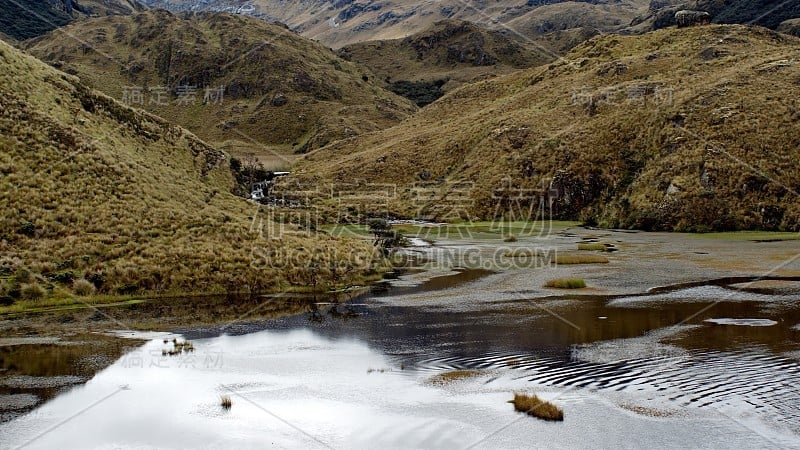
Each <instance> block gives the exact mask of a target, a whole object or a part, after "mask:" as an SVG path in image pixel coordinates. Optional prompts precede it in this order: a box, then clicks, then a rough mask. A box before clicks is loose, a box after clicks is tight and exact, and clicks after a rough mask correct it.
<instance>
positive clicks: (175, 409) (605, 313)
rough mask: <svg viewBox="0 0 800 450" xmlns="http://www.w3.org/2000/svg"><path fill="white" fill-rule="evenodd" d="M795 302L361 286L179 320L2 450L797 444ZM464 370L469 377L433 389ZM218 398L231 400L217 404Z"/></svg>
mask: <svg viewBox="0 0 800 450" xmlns="http://www.w3.org/2000/svg"><path fill="white" fill-rule="evenodd" d="M479 276H480V274H475V273H472V274H466V275H465V274H458V275H456V276H454V277H456V278H453V279H452V282H453V283H459V284H464V283H470V282H472V281H474V280H475V279H477V278H478V277H479ZM446 284H447V283H446V281H444V280H438V281H432V282H430V283H429V284H428V286H427V289H430V290H431V292H439V291H440V290H441V289H443V288H446ZM402 289H406V290H407V291H402ZM394 292H395V294H397V292H400V294H402V293H403V292H406V293H412V292H413V293H414V294H419V292H420V288H416V289H415V288H412V287H406V288H400V290H399V291H394ZM798 300H800V298H797V294H792V293H780V294H778V293H764V292H748V291H746V290H741V289H736V288H735V287H731V286H718V285H707V286H692V287H687V288H676V289H673V290H668V291H666V292H664V291H660V292H658V293H653V294H650V295H643V296H630V297H615V298H604V297H601V296H572V297H570V296H563V297H557V298H548V299H538V300H527V299H525V300H514V301H507V302H497V303H493V304H491V305H488V304H487V305H486V306H485V307H482V308H464V309H458V310H454V309H452V308H444V307H435V306H425V307H420V306H413V305H410V306H397V304H396V303H395V302H392V303H384V302H382V301H381V296H380V295H377V294H373V295H367V296H364V297H361V298H358V299H354V300H353V302H352V303H351V304H349V305H338V306H334V305H321V306H319V308H318V309H316V310H314V311H308V312H305V313H302V314H299V315H296V316H293V317H290V318H285V319H278V320H272V321H265V322H260V323H249V324H242V323H237V324H232V325H230V326H224V327H223V326H219V327H208V328H203V329H196V328H195V329H190V330H185V332H184V333H182V335H181V336H179V339H189V340H191V341H192V342H193V343H194V346H195V351H194V352H192V353H184V354H182V355H178V356H169V355H163V354H162V352H163V351H164V350H167V349H169V348H171V345H172V344H171V343H170V342H169V339H172V338H173V336H167V338H168V342H167V343H164V338H163V337H161V336H159V337H158V338H155V339H152V340H149V341H148V342H147V343H146V344H145V345H144V346H143V347H141V348H138V349H136V350H134V351H132V352H129V353H128V354H126V355H125V356H124V357H123V358H121V359H120V360H118V361H116V362H115V363H114V364H113V365H111V366H110V367H109V368H107V369H105V370H103V371H101V372H99V373H98V374H97V375H95V376H94V377H93V378H92V379H91V380H89V381H88V382H87V383H86V384H85V385H82V386H77V387H74V388H73V389H72V390H70V391H69V392H67V393H64V394H62V395H60V396H57V397H56V398H55V399H53V400H52V401H49V402H47V403H45V404H44V405H43V406H41V407H39V408H37V409H36V410H34V411H32V412H31V413H29V414H27V415H24V416H22V417H20V418H17V419H16V420H14V421H11V422H9V423H6V424H3V425H0V442H3V443H4V445H2V447H4V448H5V447H12V448H13V447H15V446H19V445H29V446H30V447H33V448H53V447H63V446H65V443H66V444H67V445H66V446H68V447H76V448H111V447H113V448H163V447H175V448H197V447H215V448H217V447H223V446H224V447H231V448H245V447H246V448H264V447H266V446H274V447H303V448H306V447H309V448H314V447H322V448H325V447H333V448H353V447H357V448H380V447H384V448H470V447H479V448H529V447H556V448H559V447H588V446H592V447H602V448H611V447H615V448H616V447H631V448H633V447H635V448H639V447H642V446H645V445H647V446H651V447H659V448H675V447H715V448H718V447H726V448H741V447H776V446H777V447H800V440H799V439H800V438H798V436H800V412H799V411H800V395H798V390H797V386H800V363H799V362H798V350H799V349H800V346H799V345H798V342H800V329H798V324H800V308H798V307H797V306H796V305H797V304H798V303H797V302H798ZM462 369H470V370H476V371H477V372H475V373H473V375H474V376H472V377H469V378H466V379H462V380H458V381H455V382H452V383H448V384H441V383H437V382H435V381H434V380H435V378H434V377H435V376H436V375H437V374H441V373H445V372H449V371H453V370H462ZM521 391H524V392H536V393H538V394H540V395H541V396H542V397H544V398H546V399H551V400H552V401H553V402H554V403H556V404H558V405H559V406H561V407H563V409H564V412H565V421H564V422H563V423H548V422H542V421H538V420H536V419H533V418H530V417H527V416H524V415H520V414H518V413H515V412H514V411H513V408H512V407H511V405H509V404H508V403H507V401H508V400H509V399H510V398H511V397H512V395H513V393H514V392H521ZM221 395H230V396H231V399H232V402H233V406H232V408H231V409H230V410H225V409H223V408H222V407H221V406H220V396H221ZM49 430H57V432H55V431H53V432H50V431H49Z"/></svg>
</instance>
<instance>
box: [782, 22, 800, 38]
mask: <svg viewBox="0 0 800 450" xmlns="http://www.w3.org/2000/svg"><path fill="white" fill-rule="evenodd" d="M778 31H780V32H781V33H786V34H791V35H792V36H797V37H800V19H789V20H785V21H783V22H781V24H780V25H778Z"/></svg>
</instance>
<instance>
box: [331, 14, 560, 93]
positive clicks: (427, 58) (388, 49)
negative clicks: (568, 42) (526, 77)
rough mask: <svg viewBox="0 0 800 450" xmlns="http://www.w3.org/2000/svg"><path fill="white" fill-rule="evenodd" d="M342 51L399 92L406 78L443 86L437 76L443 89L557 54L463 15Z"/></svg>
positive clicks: (442, 91) (540, 61)
mask: <svg viewBox="0 0 800 450" xmlns="http://www.w3.org/2000/svg"><path fill="white" fill-rule="evenodd" d="M338 53H339V55H340V56H342V57H343V58H345V59H347V60H350V61H354V62H358V63H361V64H363V65H365V66H367V67H368V68H370V69H371V70H372V71H373V72H374V73H375V74H376V75H377V76H378V78H380V79H381V80H383V81H385V82H386V83H387V84H388V85H389V86H390V89H392V90H393V91H395V92H398V93H403V91H402V87H403V86H404V84H403V83H407V82H414V83H415V84H414V86H420V85H423V84H425V83H427V85H429V86H431V88H438V87H439V86H437V83H436V82H437V81H439V82H440V84H441V85H442V86H441V87H442V89H441V90H440V91H441V93H444V92H445V91H446V90H450V89H452V88H455V87H457V86H460V85H462V84H464V83H468V82H470V81H473V80H477V79H480V78H483V77H487V76H494V75H499V74H505V73H509V72H511V71H513V70H516V69H521V68H525V67H533V66H537V65H540V64H544V63H546V62H550V61H552V60H553V59H555V56H554V54H553V52H552V51H550V50H548V49H545V48H541V46H537V45H533V44H531V43H527V42H525V41H520V40H517V39H512V38H509V37H507V36H506V35H505V34H504V33H502V32H500V31H490V30H486V29H484V28H482V27H480V26H478V25H475V24H473V23H470V22H464V21H458V20H444V21H441V22H437V23H435V24H434V25H433V26H431V27H430V28H428V29H427V30H425V31H422V32H419V33H415V34H413V35H411V36H408V37H405V38H403V39H393V40H386V41H368V42H361V43H357V44H351V45H348V46H345V47H343V48H341V49H340V50H339V52H338ZM418 103H419V102H418ZM427 103H430V102H429V101H428V102H427Z"/></svg>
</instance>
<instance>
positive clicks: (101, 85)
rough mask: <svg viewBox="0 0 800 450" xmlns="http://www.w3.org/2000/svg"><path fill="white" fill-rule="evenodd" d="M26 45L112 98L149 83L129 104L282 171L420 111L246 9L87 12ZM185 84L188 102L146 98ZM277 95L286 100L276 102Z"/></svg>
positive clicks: (319, 47) (361, 69)
mask: <svg viewBox="0 0 800 450" xmlns="http://www.w3.org/2000/svg"><path fill="white" fill-rule="evenodd" d="M65 33H67V34H69V36H71V37H70V38H65ZM83 43H90V47H91V48H90V49H89V50H85V49H84V47H85V46H84V45H83ZM27 51H29V52H30V53H31V54H33V55H34V56H36V57H39V58H41V59H43V60H45V61H47V62H49V63H57V64H58V65H59V67H60V68H61V69H62V70H65V71H69V72H70V73H74V74H76V75H78V76H79V77H80V78H81V80H83V81H84V83H86V84H87V85H89V86H90V87H93V88H95V89H98V90H100V91H102V92H104V93H106V94H108V95H110V96H112V97H114V98H116V99H118V100H122V99H123V98H124V97H125V93H126V88H128V87H144V88H147V89H151V91H149V92H144V95H145V98H144V102H143V103H141V104H140V103H136V104H134V105H132V106H135V107H137V108H143V109H146V110H148V111H150V112H152V113H154V114H157V115H159V116H161V117H167V118H169V120H170V121H171V122H173V123H174V124H176V125H181V126H183V127H185V128H187V129H189V130H191V131H192V132H194V133H196V134H197V135H198V136H200V137H201V138H202V139H204V140H206V141H207V142H210V143H212V144H214V145H220V144H223V143H236V142H238V144H236V145H230V146H229V148H228V150H229V151H230V152H231V153H232V154H234V155H236V156H240V157H241V156H243V155H245V154H248V153H257V154H260V155H262V156H264V159H263V162H264V163H265V164H268V165H270V166H271V167H273V168H278V169H281V168H284V167H275V166H276V159H277V160H279V161H280V160H282V158H283V157H285V158H286V161H285V162H284V164H283V166H286V165H287V164H288V161H291V159H293V157H294V156H293V152H294V151H297V150H299V149H301V148H306V149H307V150H312V149H315V148H319V147H321V146H323V145H325V144H327V143H329V142H332V141H334V140H336V139H340V138H345V137H350V136H353V135H355V134H359V133H363V132H370V131H376V130H379V129H382V128H386V127H388V126H390V125H394V124H396V123H398V122H399V121H401V120H403V119H404V118H406V117H407V116H408V115H409V114H410V113H413V112H414V111H415V110H416V107H415V106H414V105H413V104H411V103H410V102H409V101H407V100H405V99H403V98H401V97H398V96H396V95H394V94H392V93H391V92H389V91H387V90H385V89H383V87H382V82H380V81H378V80H377V79H376V78H375V76H374V75H373V74H372V73H371V72H370V71H369V70H367V69H366V68H364V67H361V66H357V65H356V64H353V63H350V62H348V61H345V60H343V59H342V58H340V57H338V56H337V55H336V53H334V52H333V51H331V50H330V49H328V48H325V47H324V46H322V45H321V44H319V43H317V42H314V41H312V40H309V39H305V38H302V37H300V36H298V35H296V34H294V33H292V32H290V31H288V30H286V29H285V28H283V27H281V26H278V25H275V24H270V23H267V22H266V21H264V20H261V19H259V18H255V17H248V16H242V15H233V14H225V13H217V14H211V13H199V14H195V15H192V16H190V17H181V16H179V15H174V14H169V13H167V12H165V11H147V12H143V13H139V14H134V15H119V16H112V17H100V18H90V19H87V20H82V21H80V23H76V24H71V25H68V26H66V27H64V28H63V29H60V30H55V31H53V32H52V33H50V34H48V35H45V36H43V37H41V38H37V39H36V40H35V41H33V42H31V43H29V45H28V46H27ZM111 59H113V60H111ZM115 61H118V62H115ZM365 78H366V80H365ZM181 85H191V86H196V87H197V90H196V91H195V96H196V101H193V102H189V103H190V105H189V106H187V105H185V104H184V105H181V104H180V103H181V102H179V101H178V99H177V98H176V97H174V96H173V95H171V93H170V94H167V95H166V96H165V100H166V101H165V103H167V104H163V105H162V104H158V103H157V102H151V100H152V99H153V98H154V94H153V93H152V92H155V91H153V90H152V89H154V88H156V87H158V86H162V87H166V88H167V89H168V90H169V91H170V92H173V91H174V90H175V89H176V88H177V87H178V86H181ZM218 86H223V87H225V88H226V91H225V94H224V96H223V99H222V102H219V103H215V102H208V103H206V104H203V102H202V100H203V97H204V95H205V91H204V89H205V88H206V87H209V88H212V89H214V88H217V87H218ZM130 92H131V91H130V90H128V93H130ZM279 95H283V96H284V97H285V98H286V100H287V102H286V103H285V104H283V105H280V106H273V104H272V100H273V98H275V97H276V96H279ZM276 155H277V156H276Z"/></svg>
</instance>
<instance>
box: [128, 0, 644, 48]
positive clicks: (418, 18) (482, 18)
mask: <svg viewBox="0 0 800 450" xmlns="http://www.w3.org/2000/svg"><path fill="white" fill-rule="evenodd" d="M144 1H145V3H147V4H148V5H149V6H151V7H153V8H165V9H169V10H171V11H199V10H213V11H227V12H237V13H240V14H247V15H253V16H255V17H260V18H263V19H265V20H268V21H278V22H282V23H286V24H287V25H288V26H289V27H290V28H292V29H293V30H296V31H297V32H299V33H301V34H302V35H304V36H307V37H310V38H313V39H317V40H319V41H320V42H323V43H325V44H326V45H329V46H331V47H333V48H340V47H343V46H346V45H348V44H353V43H356V42H364V41H375V40H391V39H399V38H403V37H406V36H410V35H412V34H415V33H419V32H423V31H425V30H426V29H428V28H430V27H431V26H432V25H433V24H434V23H436V22H439V21H442V20H448V19H452V20H463V21H469V22H473V23H476V24H478V25H481V26H484V27H489V28H492V29H497V30H500V29H507V30H509V29H510V30H511V31H513V32H514V33H515V34H517V35H519V36H524V37H528V38H531V37H535V36H537V35H539V34H545V33H549V32H553V31H563V30H566V29H572V28H576V27H583V28H589V29H595V28H597V29H599V31H613V30H617V29H619V28H622V27H624V26H626V25H627V24H628V23H629V22H630V21H631V20H632V19H633V18H634V17H636V16H637V15H639V14H641V13H643V12H644V11H646V10H647V7H648V4H649V0H578V1H562V0H528V1H527V2H526V1H513V2H512V1H509V0H499V1H496V2H470V3H465V2H463V1H461V0H440V1H436V2H423V1H419V0H304V1H284V0H252V1H249V2H246V3H244V2H241V1H238V0H210V1H209V0H144Z"/></svg>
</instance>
